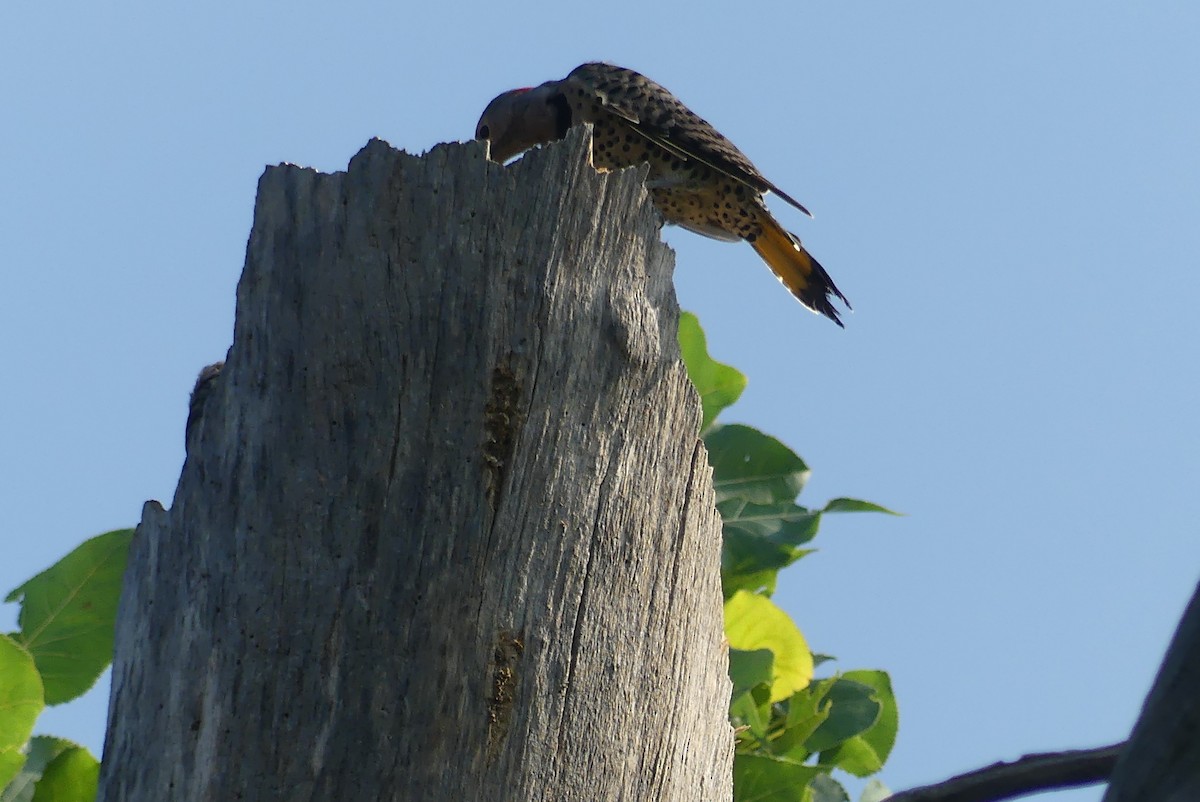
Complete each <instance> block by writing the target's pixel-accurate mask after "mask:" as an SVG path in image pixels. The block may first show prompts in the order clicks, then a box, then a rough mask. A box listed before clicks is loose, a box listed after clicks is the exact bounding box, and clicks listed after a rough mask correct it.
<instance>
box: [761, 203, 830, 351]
mask: <svg viewBox="0 0 1200 802" xmlns="http://www.w3.org/2000/svg"><path fill="white" fill-rule="evenodd" d="M759 222H760V223H761V224H762V233H761V234H759V235H758V236H757V237H755V238H754V240H753V241H752V242H751V243H750V244H751V245H752V246H754V250H756V251H758V255H759V256H761V257H762V260H763V261H764V262H766V263H767V266H768V267H770V268H771V271H772V272H773V273H774V274H775V276H776V277H777V278H778V279H779V280H780V281H781V282H783V286H785V287H787V288H788V290H789V291H790V292H791V293H792V295H794V296H796V298H798V299H799V301H800V303H802V304H804V305H805V306H807V307H808V308H809V309H811V310H813V311H814V312H819V313H820V314H822V315H824V316H825V317H827V318H829V319H830V320H832V321H833V322H834V323H836V324H838V325H839V326H843V324H842V320H841V318H840V317H838V310H837V309H836V308H834V306H833V296H837V297H838V298H841V299H842V303H844V304H845V305H846V308H847V309H850V308H851V306H850V302H849V301H847V300H846V296H845V295H842V291H841V290H839V289H838V288H837V285H836V284H834V283H833V279H831V278H830V277H829V274H828V273H826V272H825V268H823V267H821V263H820V262H818V261H817V260H816V259H814V258H813V257H812V254H810V253H809V252H808V251H806V250H805V249H804V246H803V245H801V244H800V238H799V237H797V236H796V235H795V234H792V233H791V232H790V231H787V230H786V229H785V228H783V226H781V225H779V223H777V222H776V221H775V218H774V217H772V216H771V215H770V213H768V212H766V211H765V210H764V212H763V214H762V216H761V217H760V219H759ZM843 328H844V326H843Z"/></svg>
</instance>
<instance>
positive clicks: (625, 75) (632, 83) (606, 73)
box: [564, 62, 811, 216]
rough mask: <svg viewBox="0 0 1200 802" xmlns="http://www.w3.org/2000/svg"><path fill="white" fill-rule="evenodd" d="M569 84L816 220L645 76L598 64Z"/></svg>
mask: <svg viewBox="0 0 1200 802" xmlns="http://www.w3.org/2000/svg"><path fill="white" fill-rule="evenodd" d="M564 83H566V84H568V85H569V86H574V87H581V88H584V89H585V90H587V91H590V92H592V93H594V94H595V96H596V97H597V99H598V100H599V101H600V102H601V104H602V105H603V106H604V108H606V109H607V110H608V111H610V112H611V113H612V114H616V115H618V116H620V117H621V118H622V119H624V120H625V121H626V122H627V123H628V124H629V127H630V128H632V129H633V130H634V131H636V132H637V133H638V134H640V135H641V136H644V137H646V138H647V139H649V140H650V141H652V142H654V143H655V144H656V145H658V146H659V147H661V148H664V149H665V150H667V151H670V152H671V153H674V154H675V155H677V156H679V157H680V158H684V159H690V160H694V161H697V162H700V163H701V164H705V165H707V166H709V167H711V168H712V169H714V170H717V171H718V172H720V173H724V174H725V175H727V176H729V177H730V178H732V179H734V180H735V181H738V182H740V183H742V184H745V185H746V186H748V187H750V188H751V189H753V190H755V191H756V192H760V193H761V192H774V193H775V194H776V195H778V196H779V197H780V198H782V199H783V200H785V201H787V202H788V203H790V204H791V205H792V206H795V207H796V208H797V209H799V210H800V211H802V212H804V213H805V214H807V215H809V216H811V213H810V212H809V211H808V209H806V208H804V205H803V204H801V203H800V202H799V201H797V200H796V199H795V198H793V197H792V196H791V195H788V194H787V193H786V192H784V191H783V190H781V189H779V187H777V186H775V185H774V184H772V183H771V182H770V181H768V180H767V179H766V178H764V177H763V175H762V173H760V172H759V171H758V168H756V167H755V166H754V164H753V163H752V162H751V161H750V160H749V159H748V158H746V155H745V154H744V153H742V152H741V151H740V150H738V148H737V146H736V145H734V144H733V143H732V142H730V141H729V140H728V139H726V138H725V137H724V136H723V135H722V134H721V132H720V131H718V130H717V129H716V128H714V127H713V126H712V125H710V124H709V123H708V121H706V120H704V119H703V118H702V117H700V116H699V115H697V114H696V113H695V112H693V111H692V110H691V109H689V108H688V107H687V106H685V105H684V104H683V103H682V102H680V100H679V99H678V98H677V97H675V96H674V95H672V94H671V93H670V92H668V91H667V90H666V89H664V88H663V87H662V86H661V85H660V84H658V83H655V82H654V81H652V80H650V79H649V78H647V77H646V76H644V75H642V74H641V73H638V72H634V71H633V70H629V69H625V68H624V67H616V66H613V65H611V64H603V63H599V62H593V63H589V64H583V65H581V66H579V67H576V68H575V69H574V70H572V71H571V74H570V75H568V76H567V77H566V79H565V80H564Z"/></svg>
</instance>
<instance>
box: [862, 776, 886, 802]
mask: <svg viewBox="0 0 1200 802" xmlns="http://www.w3.org/2000/svg"><path fill="white" fill-rule="evenodd" d="M891 795H892V790H891V789H890V788H888V787H887V786H886V785H884V784H883V783H881V782H880V781H879V780H868V781H867V784H866V786H864V787H863V791H862V794H861V795H860V796H859V797H858V802H884V800H885V799H887V798H888V797H889V796H891Z"/></svg>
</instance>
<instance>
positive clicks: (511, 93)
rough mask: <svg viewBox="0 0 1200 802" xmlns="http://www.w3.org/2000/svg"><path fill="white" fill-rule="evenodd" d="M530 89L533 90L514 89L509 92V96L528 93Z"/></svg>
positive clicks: (524, 88)
mask: <svg viewBox="0 0 1200 802" xmlns="http://www.w3.org/2000/svg"><path fill="white" fill-rule="evenodd" d="M530 89H533V87H532V86H519V87H517V88H516V89H513V90H512V91H510V92H509V94H510V95H519V94H521V93H522V92H528V91H529V90H530Z"/></svg>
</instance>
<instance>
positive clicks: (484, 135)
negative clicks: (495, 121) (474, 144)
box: [475, 125, 492, 139]
mask: <svg viewBox="0 0 1200 802" xmlns="http://www.w3.org/2000/svg"><path fill="white" fill-rule="evenodd" d="M491 133H492V132H491V131H490V130H489V129H488V127H487V126H486V125H481V126H479V130H478V131H477V132H476V133H475V138H476V139H490V138H491Z"/></svg>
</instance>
